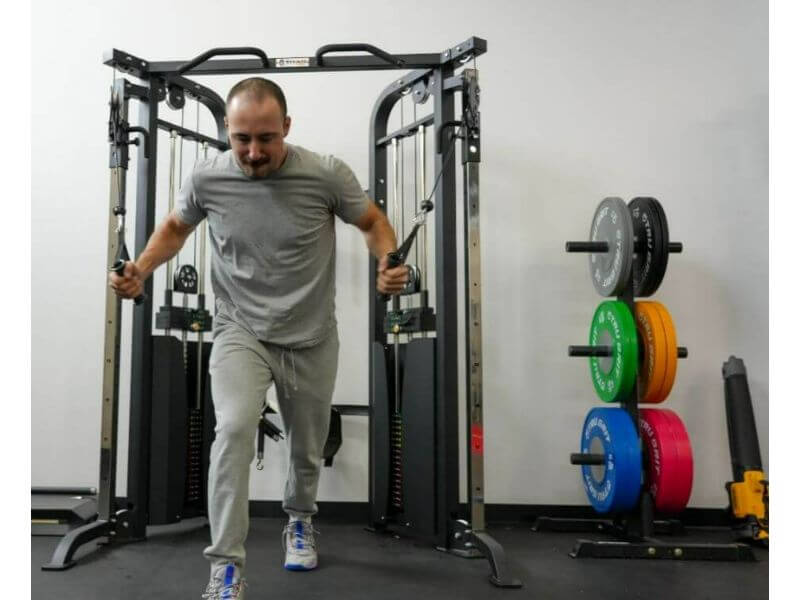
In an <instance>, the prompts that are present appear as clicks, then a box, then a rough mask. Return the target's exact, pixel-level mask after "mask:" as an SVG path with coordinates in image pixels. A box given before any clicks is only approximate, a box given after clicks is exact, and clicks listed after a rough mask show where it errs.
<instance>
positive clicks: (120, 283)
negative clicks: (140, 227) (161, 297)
mask: <svg viewBox="0 0 800 600" xmlns="http://www.w3.org/2000/svg"><path fill="white" fill-rule="evenodd" d="M194 228H195V226H194V225H189V224H187V223H184V222H183V221H181V220H180V219H179V218H178V216H177V215H176V214H175V212H174V211H173V212H171V213H170V214H168V215H167V217H166V218H165V219H164V220H163V221H162V222H161V224H160V225H159V226H158V227H157V228H156V230H155V231H154V232H153V235H151V236H150V239H149V240H148V242H147V246H146V247H145V249H144V251H143V252H142V253H141V254H140V255H139V258H138V259H137V260H136V262H126V263H125V271H124V272H123V274H122V276H120V275H117V274H116V273H114V272H112V273H109V276H108V279H109V283H110V285H111V287H112V289H113V290H114V291H115V292H116V293H117V295H118V296H121V297H122V298H135V297H136V296H138V295H140V294H142V293H143V292H144V282H145V280H146V279H147V278H148V277H150V275H151V274H152V273H153V271H155V270H156V269H157V268H158V267H159V266H160V265H162V264H164V263H165V262H167V261H168V260H169V259H171V258H172V257H173V256H175V255H176V254H177V253H178V251H179V250H180V249H181V248H183V244H184V243H185V242H186V238H188V237H189V235H190V234H191V233H192V231H194Z"/></svg>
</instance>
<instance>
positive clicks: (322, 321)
mask: <svg viewBox="0 0 800 600" xmlns="http://www.w3.org/2000/svg"><path fill="white" fill-rule="evenodd" d="M287 146H288V148H289V153H288V155H287V157H286V160H285V161H284V163H283V165H281V167H280V169H278V170H277V171H275V172H273V173H271V174H270V175H269V176H267V177H264V178H254V177H249V176H248V175H245V174H244V172H243V171H242V169H241V167H239V164H238V163H237V162H236V159H235V158H234V157H233V154H232V153H231V151H230V150H229V151H227V152H224V153H222V154H219V155H217V156H215V157H213V158H210V159H208V160H204V161H201V162H199V163H198V164H197V166H196V167H195V169H194V171H193V172H192V174H191V176H190V177H188V178H187V180H186V181H185V182H184V185H183V187H182V189H181V190H180V192H179V194H178V200H177V202H176V206H175V210H176V212H177V215H178V217H179V218H180V219H181V221H183V222H185V223H188V224H190V225H196V224H198V223H200V221H202V220H203V219H204V218H207V219H208V227H209V232H210V236H209V239H210V244H211V286H212V289H213V290H214V294H215V296H216V318H217V320H223V321H224V320H225V319H228V320H232V321H234V322H236V323H238V324H239V325H240V326H242V327H244V328H245V329H247V330H248V331H250V332H251V333H252V334H253V335H254V336H255V337H256V338H258V339H259V340H262V341H265V342H271V343H273V344H280V345H284V346H289V347H303V346H311V345H313V344H315V343H317V342H318V341H319V340H321V339H322V338H324V337H325V335H327V333H328V332H329V331H330V329H331V328H332V327H334V326H335V325H336V317H335V314H334V313H335V305H334V294H335V281H336V272H335V268H336V257H335V251H336V230H335V226H334V219H333V216H334V215H338V216H339V217H340V218H341V219H342V220H343V221H345V222H347V223H355V222H356V221H357V220H358V219H359V218H360V217H361V216H362V215H363V214H364V212H365V211H366V209H367V206H368V202H369V200H368V198H367V196H366V195H365V194H364V191H363V190H362V188H361V186H360V185H359V183H358V180H357V179H356V177H355V175H354V174H353V172H352V170H350V168H349V167H348V166H347V165H346V164H345V163H344V162H342V161H341V160H339V159H338V158H335V157H333V156H322V155H319V154H316V153H314V152H311V151H309V150H306V149H305V148H301V147H300V146H295V145H288V144H287Z"/></svg>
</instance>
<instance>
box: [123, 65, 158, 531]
mask: <svg viewBox="0 0 800 600" xmlns="http://www.w3.org/2000/svg"><path fill="white" fill-rule="evenodd" d="M148 83H149V93H148V101H147V102H141V103H140V105H139V124H140V125H142V126H144V127H146V128H147V130H148V131H149V132H151V133H150V135H149V136H148V139H147V142H146V143H149V145H150V148H149V153H148V154H149V156H147V157H145V143H144V142H143V143H141V144H140V145H139V148H138V153H137V185H136V236H135V240H136V242H135V255H134V256H139V255H140V254H141V253H142V251H144V248H145V246H146V245H147V241H148V240H149V239H150V235H151V234H152V232H153V229H155V206H156V165H157V163H158V161H157V158H158V156H157V154H156V152H157V144H156V141H157V135H156V132H157V131H158V103H159V100H160V96H159V89H158V88H159V82H158V80H157V79H156V78H149V82H148ZM145 293H146V294H147V300H146V301H145V302H144V304H143V305H142V306H141V307H140V308H139V309H137V310H136V311H134V315H133V341H132V350H131V400H130V428H129V436H128V504H129V507H130V510H131V519H130V537H131V538H134V539H137V538H144V537H145V527H146V525H147V505H148V491H149V483H150V427H151V424H150V419H151V406H152V398H153V333H152V331H153V279H152V278H148V279H147V281H146V282H145Z"/></svg>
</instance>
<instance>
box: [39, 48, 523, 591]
mask: <svg viewBox="0 0 800 600" xmlns="http://www.w3.org/2000/svg"><path fill="white" fill-rule="evenodd" d="M485 51H486V42H485V41H484V40H482V39H480V38H476V37H473V38H469V39H467V40H465V41H464V42H463V43H461V44H458V45H456V46H453V47H452V48H448V49H446V50H445V51H443V52H435V53H430V54H402V55H397V54H389V53H387V52H385V51H383V50H381V49H379V48H376V47H375V46H372V45H369V44H361V43H358V44H333V45H327V46H323V47H321V48H319V49H318V50H317V52H316V53H315V55H314V56H311V57H287V58H269V57H268V56H267V55H266V54H265V53H264V52H263V51H262V50H260V49H258V48H251V47H237V48H216V49H212V50H209V51H207V52H205V53H203V54H201V55H199V56H197V57H196V58H194V59H192V60H190V61H163V62H150V61H147V60H144V59H141V58H139V57H137V56H134V55H132V54H130V53H127V52H124V51H121V50H118V49H112V50H110V51H108V52H107V53H106V54H105V56H104V64H106V65H108V66H110V67H112V68H113V69H114V70H115V77H114V80H113V85H112V93H111V102H110V106H111V112H110V118H109V141H110V155H109V167H110V169H111V185H110V220H109V250H108V264H109V265H110V268H111V269H113V270H119V269H121V268H122V266H123V265H124V261H125V260H127V258H128V252H127V248H126V246H125V216H126V205H125V196H126V194H125V190H126V186H125V181H126V174H127V169H128V162H129V146H130V145H135V146H137V167H138V168H137V186H136V189H137V195H136V204H135V211H136V231H135V238H134V240H135V241H134V244H135V250H136V254H137V255H138V254H139V253H141V252H142V251H143V250H144V247H145V245H146V243H147V241H148V239H149V238H150V235H151V234H152V232H153V230H154V228H155V205H156V164H157V156H158V143H157V140H158V135H157V132H158V130H162V131H166V132H169V134H170V138H171V150H170V154H171V157H170V158H171V160H170V181H171V185H170V190H171V192H170V193H171V196H172V189H173V185H172V181H173V178H174V152H175V150H174V148H175V140H176V138H177V137H179V138H180V139H181V140H187V141H193V142H195V143H197V144H198V147H199V146H200V145H202V147H203V149H204V153H205V152H206V151H207V149H208V148H209V147H210V148H213V149H216V150H217V151H225V150H227V149H228V144H227V139H226V133H225V127H224V121H223V118H224V114H225V103H224V101H223V99H222V98H221V97H220V96H219V95H218V94H216V93H215V92H214V91H213V90H211V89H209V88H207V87H205V86H203V85H200V84H198V83H196V82H195V81H193V80H191V79H189V78H188V77H187V74H189V73H191V74H192V75H197V76H205V75H231V74H263V73H300V72H306V73H312V72H336V71H368V70H402V71H407V72H408V71H410V72H408V73H407V74H405V75H403V76H402V77H401V78H400V79H398V80H396V81H395V82H394V83H392V84H391V85H390V86H389V87H388V88H386V90H384V92H383V93H382V94H381V96H380V97H379V99H378V101H377V103H376V105H375V108H374V110H373V114H372V119H371V123H370V189H369V193H370V197H371V198H372V199H374V200H375V201H376V202H377V203H378V206H379V207H381V209H382V210H384V211H386V210H387V205H388V203H389V198H388V197H387V179H388V177H387V148H388V147H389V146H391V147H393V148H394V150H395V151H394V153H393V157H394V160H395V161H396V159H397V153H396V151H397V147H398V142H400V143H402V140H403V139H404V138H408V137H416V139H419V140H421V143H420V146H419V148H420V154H421V156H422V158H421V160H420V166H421V168H422V170H423V177H422V179H421V180H420V183H419V192H420V193H419V198H420V199H423V198H424V197H425V180H424V164H425V163H424V153H425V144H424V140H425V131H426V129H427V128H430V127H433V132H434V135H435V140H436V152H435V154H434V161H433V162H434V172H435V173H436V174H437V175H436V178H435V179H436V181H435V182H434V184H433V192H432V193H431V196H430V197H429V198H427V199H426V200H425V201H424V202H422V203H421V204H420V210H419V212H418V213H417V214H416V219H415V221H416V224H415V227H414V229H413V231H412V234H411V235H410V236H409V237H408V238H407V239H406V240H405V242H404V243H403V245H402V246H401V248H400V249H399V250H398V252H397V253H396V254H395V255H394V256H393V257H392V258H393V261H394V264H401V263H404V262H405V259H406V257H407V253H408V251H409V248H410V246H411V244H412V243H413V242H414V238H415V235H416V233H417V231H419V230H421V231H422V232H423V235H421V236H420V239H419V240H418V245H421V246H422V247H423V255H424V256H425V257H427V251H426V246H425V244H424V242H425V235H424V233H425V226H424V220H425V214H426V213H428V212H430V211H431V210H432V209H433V208H434V207H435V210H434V211H433V212H434V219H435V221H434V227H435V230H434V235H433V238H434V240H435V242H434V245H435V268H434V271H435V286H436V287H435V302H434V306H428V290H427V260H426V264H425V265H423V268H422V269H419V268H418V267H416V266H414V267H413V268H411V269H410V271H411V273H412V275H413V277H412V284H411V285H410V286H409V287H408V288H407V290H406V292H407V294H406V295H411V294H418V297H419V300H420V301H419V304H418V306H416V307H409V306H408V303H406V306H402V304H401V302H400V299H399V298H398V297H396V296H395V297H394V298H392V300H391V310H387V306H386V302H385V301H384V299H381V298H378V297H377V296H376V295H375V293H374V289H375V283H376V279H375V278H376V276H375V271H376V266H377V265H376V261H375V259H371V261H370V288H369V289H370V303H369V307H370V308H369V319H370V321H369V323H370V326H369V342H370V377H369V399H370V404H369V407H368V410H369V416H370V444H369V446H370V447H369V450H370V462H369V465H370V466H369V476H370V486H369V505H370V525H371V526H372V527H373V528H374V529H376V530H397V531H399V532H400V533H403V534H408V535H413V536H417V537H420V538H423V539H425V540H428V541H430V542H431V543H432V544H434V545H435V546H436V547H438V548H440V549H442V550H447V551H450V552H453V553H455V554H457V555H460V556H465V557H480V556H483V557H486V558H487V559H488V560H489V563H490V566H491V575H490V580H491V581H492V583H494V584H495V585H498V586H503V587H519V586H520V585H521V584H520V583H519V581H518V580H516V579H515V578H513V577H512V576H510V574H509V572H508V565H507V561H506V558H505V554H504V551H503V549H502V547H501V546H500V545H499V544H498V543H497V542H496V541H495V540H494V539H493V538H492V537H491V536H489V535H488V533H487V532H486V530H485V519H484V496H485V490H484V483H483V416H482V411H483V396H482V376H481V373H482V360H481V358H482V355H481V303H480V302H481V289H480V239H479V214H480V213H479V199H480V198H479V177H478V165H479V162H480V113H479V88H478V74H477V70H476V69H474V68H467V67H466V66H465V65H466V64H467V63H468V62H469V61H470V60H472V61H473V66H474V59H475V58H476V57H477V56H478V55H480V54H483V53H484V52H485ZM339 52H357V53H359V54H357V55H354V56H329V55H330V54H332V53H339ZM231 55H235V56H242V55H252V56H255V57H256V58H235V59H223V60H220V59H215V60H212V59H214V58H215V57H218V56H231ZM462 67H463V68H462ZM412 69H413V70H412ZM459 69H461V70H460V72H458V73H457V71H458V70H459ZM117 71H119V72H121V73H125V74H128V75H130V76H132V77H135V78H137V79H139V80H141V82H142V84H136V83H132V82H130V81H128V80H127V79H125V78H124V77H119V78H118V77H116V72H117ZM457 93H460V94H461V119H460V120H456V115H455V112H456V111H455V108H456V102H455V99H456V95H457ZM406 95H410V96H411V98H412V99H413V100H414V102H415V103H416V104H418V105H421V104H423V103H425V102H426V101H428V100H432V104H433V112H432V114H430V115H428V116H426V117H424V118H422V119H419V120H415V121H414V122H412V123H410V124H409V125H407V126H405V125H403V126H401V128H400V130H398V131H395V132H393V133H391V134H388V133H387V130H388V122H389V116H390V113H391V111H392V108H393V106H394V105H395V104H396V103H397V102H398V101H401V100H402V98H403V97H404V96H406ZM186 99H194V100H196V101H197V103H198V105H199V104H202V105H204V106H205V107H206V108H207V109H208V110H209V111H210V113H211V115H212V118H213V123H214V125H215V127H216V135H212V136H209V135H204V134H202V133H200V131H199V117H198V127H197V129H196V130H192V129H190V128H187V127H185V126H184V124H183V122H181V124H180V125H178V124H176V123H172V122H169V121H166V120H164V119H162V118H160V117H159V105H160V104H161V103H162V102H165V103H166V104H167V106H168V107H169V108H171V109H173V110H178V109H181V108H182V107H183V106H184V103H185V102H186ZM131 100H136V101H138V102H139V115H138V126H131V125H130V123H129V104H130V101H131ZM401 107H402V102H401ZM198 109H199V106H198ZM132 134H138V136H134V135H132ZM459 138H460V140H461V153H460V154H461V161H462V165H463V173H464V207H465V215H464V264H465V272H466V274H465V277H464V283H463V285H464V290H465V303H466V311H467V312H466V314H467V315H468V317H467V318H466V323H465V324H464V326H463V327H464V329H463V331H464V334H465V336H466V349H467V351H466V357H465V358H466V363H467V371H466V372H467V382H466V383H467V390H468V392H467V404H468V406H467V415H468V423H467V437H468V440H467V441H468V444H467V447H468V448H469V450H468V453H467V461H468V466H467V472H468V479H469V481H468V495H469V499H468V511H469V515H465V514H463V511H462V510H461V509H460V505H459V498H458V492H459V460H458V456H459V452H458V430H459V427H458V331H459V324H458V319H457V308H458V288H457V286H458V279H459V278H458V273H457V270H456V257H457V250H458V249H457V247H456V245H457V244H456V239H457V238H456V216H457V202H456V173H455V171H456V168H455V164H454V161H451V160H450V159H451V157H453V155H454V150H455V145H456V139H459ZM396 164H397V163H396V162H395V175H394V183H395V190H396V189H397V185H398V182H399V181H400V180H401V177H399V176H398V169H397V166H396ZM431 198H434V200H433V202H431ZM393 199H394V205H393V206H394V207H396V206H397V194H396V192H395V194H394V196H393ZM401 221H402V218H401V219H399V220H398V219H395V226H396V227H397V226H398V224H399V223H400V222H401ZM401 231H402V229H401ZM200 235H201V237H200V240H201V241H200V245H201V257H202V256H203V255H204V253H205V250H204V248H203V246H204V235H203V232H201V234H200ZM201 260H202V258H201ZM167 270H168V273H167V288H166V291H165V298H164V300H165V306H162V307H161V308H160V310H159V311H158V314H157V315H156V327H157V328H160V329H163V330H165V331H166V332H167V335H163V336H161V335H154V334H153V300H152V298H153V293H152V292H153V289H152V286H153V283H152V281H153V280H152V278H150V279H148V281H147V282H146V283H145V293H144V294H143V295H142V296H141V297H139V298H137V299H136V306H137V308H135V309H134V312H133V326H132V329H133V331H132V359H131V397H130V431H129V441H128V482H127V484H128V485H127V497H126V499H125V501H124V503H121V502H119V501H118V500H117V499H116V498H115V489H116V462H117V414H118V403H119V366H120V365H119V363H120V332H121V308H122V304H121V301H120V300H119V298H117V297H116V295H115V294H114V293H113V291H111V290H110V289H107V291H106V315H105V331H106V335H105V352H104V372H103V396H102V425H101V449H100V481H99V486H98V496H97V516H96V519H95V520H94V521H93V522H91V523H88V524H86V525H83V526H82V527H78V528H77V529H74V530H72V531H70V532H69V533H68V534H67V535H65V536H64V538H63V539H62V540H61V542H60V543H59V545H58V547H57V548H56V550H55V552H54V554H53V557H52V560H51V562H50V563H48V564H46V565H44V566H43V567H42V568H43V569H47V570H62V569H66V568H69V567H71V566H72V565H74V561H73V560H72V556H73V554H74V553H75V551H76V550H77V549H78V548H79V547H80V546H81V545H83V544H85V543H87V542H90V541H92V540H99V541H100V542H101V543H105V544H111V543H119V542H128V541H137V540H143V539H145V537H146V526H147V525H159V524H167V523H174V522H176V521H179V520H181V519H183V518H187V517H191V516H202V515H204V514H205V510H206V506H205V503H206V493H205V492H206V485H207V481H206V479H207V469H208V462H207V461H208V454H209V448H210V444H211V439H212V436H213V409H212V404H211V398H210V386H209V385H208V381H207V378H208V375H207V373H208V357H209V354H210V347H211V344H210V343H209V342H207V341H204V340H203V335H202V334H203V332H205V331H210V330H211V315H210V314H209V313H208V311H207V310H206V309H205V297H204V291H203V286H204V281H203V274H204V271H205V268H204V266H203V265H202V264H201V268H200V270H199V271H198V270H197V269H194V267H193V266H192V267H189V266H186V265H184V266H183V267H178V268H177V269H175V271H174V273H173V272H172V263H171V262H170V264H169V265H168V267H167ZM174 292H182V293H183V294H184V302H183V306H182V307H175V306H173V304H172V296H173V293H174ZM188 295H197V303H196V308H189V307H188V302H187V300H186V298H187V297H188ZM434 310H435V311H436V313H435V312H434ZM173 329H176V330H180V331H181V332H182V336H181V338H182V339H181V340H178V339H177V338H175V337H173V336H172V335H170V332H171V330H173ZM187 332H194V333H196V334H197V338H198V339H197V341H189V340H188V336H187ZM388 336H393V340H392V342H393V344H392V345H389V344H387V341H388ZM401 337H404V338H405V339H404V340H403V341H402V342H401ZM336 411H337V413H338V414H364V413H365V412H366V411H365V410H364V407H359V406H337V407H336ZM338 414H337V415H336V418H334V419H332V428H333V429H337V431H334V436H333V438H331V437H330V436H329V442H330V444H328V445H327V446H328V447H326V451H325V461H326V464H330V460H331V459H332V455H333V454H335V450H336V448H338V445H339V444H341V430H340V426H338V424H339V423H340V420H339V418H338ZM265 435H266V436H269V437H272V438H273V439H279V438H280V432H279V431H278V430H277V429H276V428H275V427H274V426H273V425H271V424H270V423H269V422H268V421H267V420H266V419H262V423H261V424H260V426H259V437H260V440H263V437H264V436H265ZM262 453H263V445H262V444H261V443H260V445H259V459H260V458H261V456H262ZM411 473H413V477H411V476H410V474H411ZM404 474H407V476H406V477H403V475H404ZM465 517H466V518H465Z"/></svg>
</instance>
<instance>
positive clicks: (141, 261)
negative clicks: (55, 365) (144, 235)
mask: <svg viewBox="0 0 800 600" xmlns="http://www.w3.org/2000/svg"><path fill="white" fill-rule="evenodd" d="M187 237H188V233H187V234H185V235H184V232H181V231H177V230H176V228H175V227H174V226H173V225H172V224H171V223H170V221H169V219H166V220H164V222H163V223H161V224H160V225H159V226H158V228H156V230H155V231H154V232H153V235H151V236H150V239H149V240H148V242H147V246H146V247H145V249H144V251H143V252H142V253H141V254H140V255H139V258H137V259H136V267H137V268H138V269H139V271H140V272H141V274H142V279H147V278H148V277H149V276H150V275H151V274H152V273H153V271H155V270H156V269H157V268H158V267H159V266H160V265H162V264H164V263H165V262H167V261H168V260H169V259H171V258H172V257H173V256H175V255H176V254H177V253H178V251H180V249H181V248H183V244H184V242H185V241H186V238H187Z"/></svg>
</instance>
